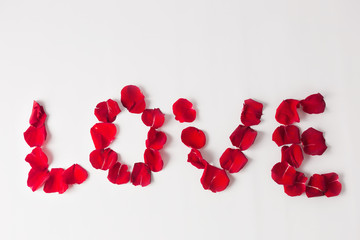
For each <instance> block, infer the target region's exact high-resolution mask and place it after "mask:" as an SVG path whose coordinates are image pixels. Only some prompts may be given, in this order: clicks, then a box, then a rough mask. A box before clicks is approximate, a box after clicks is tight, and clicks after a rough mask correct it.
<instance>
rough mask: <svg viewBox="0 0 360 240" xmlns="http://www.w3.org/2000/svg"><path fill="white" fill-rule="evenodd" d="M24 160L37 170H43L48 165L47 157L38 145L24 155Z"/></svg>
mask: <svg viewBox="0 0 360 240" xmlns="http://www.w3.org/2000/svg"><path fill="white" fill-rule="evenodd" d="M25 161H26V162H28V163H29V164H30V166H31V167H32V168H34V169H37V170H44V169H47V168H48V167H49V163H48V158H47V156H46V154H45V153H44V152H43V151H42V149H41V148H40V147H36V148H34V149H33V150H32V151H31V153H29V154H28V155H27V156H26V158H25Z"/></svg>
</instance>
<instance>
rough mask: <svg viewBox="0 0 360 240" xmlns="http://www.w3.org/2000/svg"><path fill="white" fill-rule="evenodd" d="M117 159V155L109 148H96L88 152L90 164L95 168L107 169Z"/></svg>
mask: <svg viewBox="0 0 360 240" xmlns="http://www.w3.org/2000/svg"><path fill="white" fill-rule="evenodd" d="M117 159H118V155H117V153H116V152H114V151H113V150H112V149H110V148H106V149H96V150H94V151H92V152H91V153H90V162H91V165H92V166H93V167H94V168H96V169H101V170H108V169H109V168H111V167H112V166H113V165H114V164H115V163H116V162H117Z"/></svg>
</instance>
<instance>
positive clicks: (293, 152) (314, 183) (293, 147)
mask: <svg viewBox="0 0 360 240" xmlns="http://www.w3.org/2000/svg"><path fill="white" fill-rule="evenodd" d="M325 106H326V104H325V101H324V97H323V96H322V95H321V94H320V93H317V94H312V95H310V96H308V97H307V98H305V99H303V100H300V101H299V100H295V99H286V100H284V101H282V102H281V103H280V105H279V107H278V108H277V109H276V114H275V119H276V121H277V122H279V123H280V124H283V125H280V126H279V127H277V128H276V129H275V131H274V132H273V135H272V140H273V141H274V142H275V143H276V144H277V145H278V147H281V162H278V163H276V164H275V165H274V167H273V168H272V170H271V177H272V179H273V180H274V181H275V182H276V183H277V184H280V185H283V187H284V191H285V193H286V194H287V195H289V196H292V197H294V196H300V195H302V194H303V193H304V192H305V193H306V196H307V197H309V198H311V197H318V196H324V195H325V196H327V197H333V196H337V195H339V194H340V192H341V183H340V181H339V176H338V174H336V173H334V172H331V173H326V174H314V175H312V176H311V177H310V179H309V181H308V183H306V182H307V180H308V178H307V177H306V176H305V174H304V173H302V172H299V171H297V170H296V169H297V168H299V167H300V166H301V164H302V162H303V159H304V155H303V153H304V154H308V155H312V156H314V155H322V154H323V153H324V152H325V151H326V149H327V146H326V143H325V138H324V135H323V133H322V132H321V131H318V130H316V129H314V128H312V127H311V128H309V129H307V130H305V131H304V132H303V133H302V134H300V129H299V128H298V127H297V126H296V125H293V124H294V123H295V122H300V118H299V114H298V112H297V110H298V108H301V109H302V110H303V111H304V112H305V113H308V114H320V113H323V112H324V111H325Z"/></svg>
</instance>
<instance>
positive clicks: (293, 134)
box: [272, 125, 300, 147]
mask: <svg viewBox="0 0 360 240" xmlns="http://www.w3.org/2000/svg"><path fill="white" fill-rule="evenodd" d="M272 140H273V141H274V142H275V143H276V144H277V145H278V146H279V147H280V146H282V145H285V144H298V143H300V130H299V128H298V127H297V126H295V125H287V126H284V125H281V126H279V127H277V128H276V129H275V131H274V133H273V135H272Z"/></svg>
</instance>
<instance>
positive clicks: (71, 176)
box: [63, 164, 88, 184]
mask: <svg viewBox="0 0 360 240" xmlns="http://www.w3.org/2000/svg"><path fill="white" fill-rule="evenodd" d="M63 177H64V180H65V182H66V184H75V183H76V184H81V183H83V182H85V180H86V179H87V177H88V173H87V171H86V170H85V169H84V168H83V167H81V166H80V165H79V164H74V165H72V166H71V167H69V168H68V169H66V170H65V171H64V173H63Z"/></svg>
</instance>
